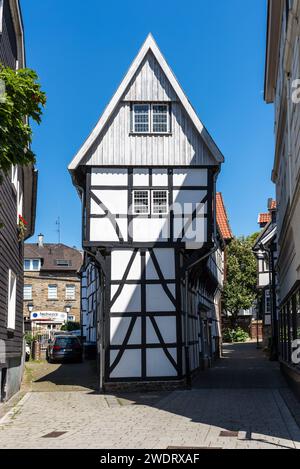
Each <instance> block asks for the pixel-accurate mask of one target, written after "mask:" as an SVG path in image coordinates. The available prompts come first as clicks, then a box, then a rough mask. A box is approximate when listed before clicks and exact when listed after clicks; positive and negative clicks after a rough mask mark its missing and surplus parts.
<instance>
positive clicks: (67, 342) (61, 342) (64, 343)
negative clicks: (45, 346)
mask: <svg viewBox="0 0 300 469" xmlns="http://www.w3.org/2000/svg"><path fill="white" fill-rule="evenodd" d="M55 345H57V346H59V347H62V348H66V347H73V346H74V345H79V342H78V339H77V338H76V337H60V338H58V339H56V340H55Z"/></svg>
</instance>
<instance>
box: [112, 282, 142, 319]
mask: <svg viewBox="0 0 300 469" xmlns="http://www.w3.org/2000/svg"><path fill="white" fill-rule="evenodd" d="M117 290H118V286H117V285H112V286H111V299H113V297H114V295H115V293H116V292H117ZM140 311H141V286H140V285H124V287H123V289H122V291H121V293H120V294H119V296H118V298H117V300H116V301H115V303H114V305H113V306H112V308H111V312H112V313H139V312H140Z"/></svg>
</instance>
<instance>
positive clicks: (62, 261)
mask: <svg viewBox="0 0 300 469" xmlns="http://www.w3.org/2000/svg"><path fill="white" fill-rule="evenodd" d="M55 264H56V265H57V266H58V267H71V265H72V261H68V260H65V259H57V260H56V261H55Z"/></svg>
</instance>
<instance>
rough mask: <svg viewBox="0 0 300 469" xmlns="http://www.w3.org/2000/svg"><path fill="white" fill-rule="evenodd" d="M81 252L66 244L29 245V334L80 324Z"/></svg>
mask: <svg viewBox="0 0 300 469" xmlns="http://www.w3.org/2000/svg"><path fill="white" fill-rule="evenodd" d="M82 262H83V257H82V254H81V252H80V251H78V250H77V249H75V248H70V247H68V246H65V245H64V244H44V237H43V235H39V237H38V243H37V244H25V250H24V318H25V324H26V329H27V330H32V331H33V332H34V333H40V334H45V335H47V334H50V332H51V331H52V330H53V329H60V328H61V326H62V325H63V324H64V323H66V322H80V269H81V267H82Z"/></svg>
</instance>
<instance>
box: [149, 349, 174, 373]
mask: <svg viewBox="0 0 300 469" xmlns="http://www.w3.org/2000/svg"><path fill="white" fill-rule="evenodd" d="M168 350H169V352H170V354H171V355H172V357H173V358H174V360H175V361H177V350H176V349H168ZM147 376H148V377H149V378H155V377H160V376H166V377H172V376H174V377H175V376H177V372H176V370H175V368H174V366H173V365H172V363H171V362H170V360H169V359H168V358H167V356H166V354H165V352H164V351H163V350H162V349H148V350H147Z"/></svg>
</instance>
